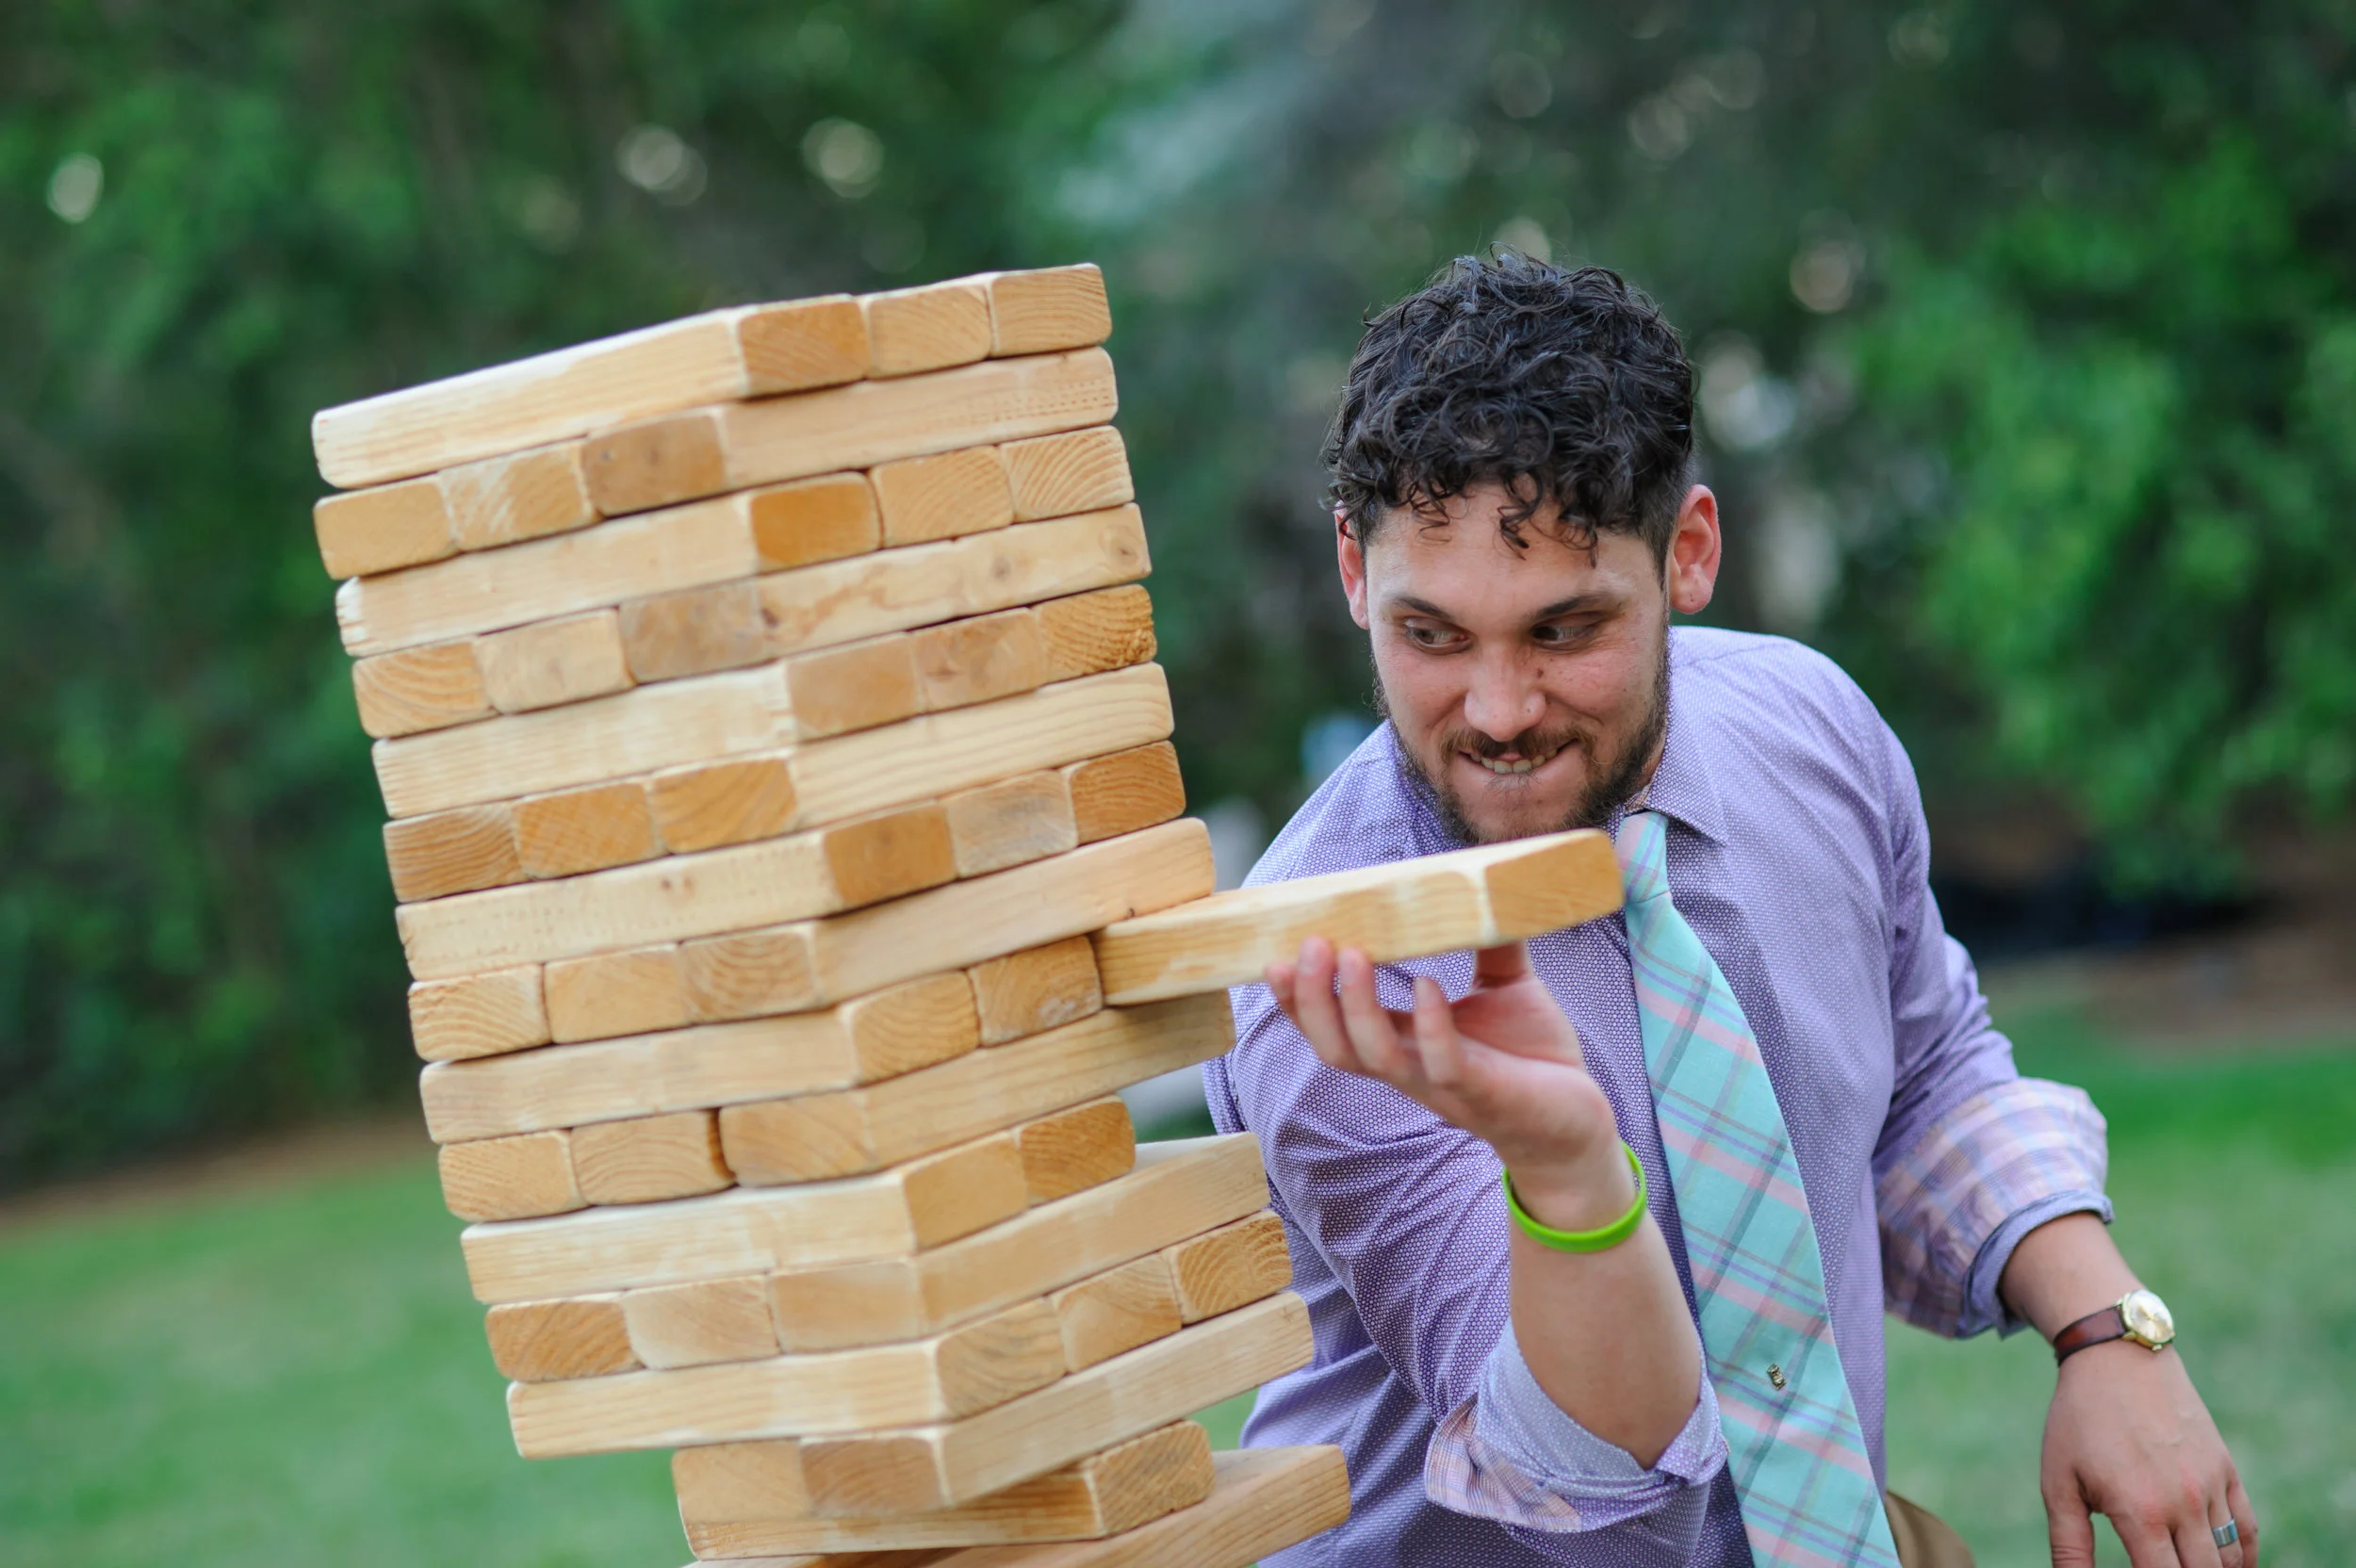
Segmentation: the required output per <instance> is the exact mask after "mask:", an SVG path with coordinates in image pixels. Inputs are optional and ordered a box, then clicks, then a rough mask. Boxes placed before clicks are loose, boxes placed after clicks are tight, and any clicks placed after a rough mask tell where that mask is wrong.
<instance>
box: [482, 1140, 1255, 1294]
mask: <svg viewBox="0 0 2356 1568" xmlns="http://www.w3.org/2000/svg"><path fill="white" fill-rule="evenodd" d="M452 1147H460V1146H456V1145H453V1146H452ZM1265 1190H1266V1189H1265V1185H1264V1186H1263V1189H1262V1196H1259V1197H1255V1198H1254V1200H1253V1201H1254V1202H1255V1203H1256V1202H1265V1201H1267V1199H1266V1197H1265ZM1026 1206H1027V1204H1026V1202H1025V1200H1024V1193H1023V1158H1022V1155H1021V1154H1019V1153H1018V1152H1016V1150H1015V1147H1014V1139H1013V1138H1012V1137H1011V1136H1009V1135H997V1136H994V1137H990V1138H984V1139H980V1140H978V1141H976V1142H974V1143H971V1144H965V1145H962V1146H960V1147H958V1148H957V1149H951V1150H947V1151H944V1152H941V1153H940V1154H936V1155H934V1156H932V1157H930V1158H928V1159H924V1160H915V1161H911V1162H909V1163H908V1165H905V1166H900V1167H897V1168H893V1169H891V1170H887V1171H881V1172H878V1173H877V1174H875V1175H873V1176H858V1177H853V1178H851V1179H850V1180H848V1181H843V1182H822V1183H813V1184H809V1185H805V1186H796V1187H784V1188H775V1189H771V1190H767V1191H761V1190H756V1189H752V1188H745V1187H736V1188H731V1189H729V1190H728V1191H727V1192H719V1193H714V1194H712V1196H711V1197H709V1198H688V1199H681V1200H679V1201H677V1202H671V1203H641V1204H630V1205H625V1206H622V1207H616V1208H602V1209H591V1210H589V1211H587V1212H586V1213H583V1214H577V1215H567V1216H564V1217H562V1218H557V1219H526V1220H517V1221H513V1222H510V1223H506V1224H490V1225H475V1226H470V1227H469V1228H468V1229H467V1230H466V1233H464V1234H463V1235H462V1236H461V1237H460V1238H459V1244H460V1246H461V1248H462V1249H463V1250H464V1251H465V1253H466V1274H467V1278H468V1279H469V1281H470V1282H472V1284H473V1287H474V1293H475V1299H477V1300H481V1301H485V1302H491V1301H530V1300H537V1299H544V1298H548V1297H560V1296H582V1295H589V1294H593V1293H596V1292H598V1291H607V1290H630V1289H638V1288H642V1287H645V1286H649V1285H664V1284H678V1283H680V1282H685V1281H689V1280H713V1279H720V1278H724V1277H726V1276H728V1275H734V1274H770V1273H776V1272H777V1271H779V1270H782V1269H801V1268H821V1267H826V1266H831V1265H835V1264H844V1263H858V1262H864V1261H869V1260H874V1259H879V1258H892V1257H902V1256H906V1255H907V1254H909V1253H912V1252H920V1251H923V1250H924V1249H926V1248H932V1247H939V1246H941V1245H942V1244H943V1243H945V1242H950V1241H955V1240H956V1239H957V1238H958V1237H959V1236H964V1235H970V1234H972V1233H973V1232H975V1231H979V1230H981V1229H983V1228H984V1227H986V1226H990V1225H994V1224H996V1223H997V1222H998V1221H1000V1220H1002V1219H1007V1218H1011V1217H1014V1216H1016V1215H1019V1214H1021V1213H1023V1209H1024V1208H1025V1207H1026ZM1039 1212H1040V1213H1046V1212H1048V1211H1046V1210H1041V1211H1039ZM1197 1229H1201V1227H1200V1226H1198V1227H1197ZM1166 1239H1167V1238H1166ZM1030 1294H1032V1295H1036V1294H1038V1292H1037V1291H1036V1290H1034V1291H1032V1292H1031V1293H1030Z"/></svg>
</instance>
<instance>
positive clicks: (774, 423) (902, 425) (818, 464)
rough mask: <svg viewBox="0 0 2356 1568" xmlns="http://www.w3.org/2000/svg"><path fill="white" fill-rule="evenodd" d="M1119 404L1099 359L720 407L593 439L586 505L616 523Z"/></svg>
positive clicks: (1103, 415) (968, 370) (1073, 357)
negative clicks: (725, 493)
mask: <svg viewBox="0 0 2356 1568" xmlns="http://www.w3.org/2000/svg"><path fill="white" fill-rule="evenodd" d="M1117 403H1118V400H1117V398H1116V397H1115V394H1114V391H1113V373H1112V361H1111V359H1110V358H1108V357H1107V356H1106V355H1105V353H1104V351H1103V350H1102V349H1084V350H1081V351H1079V352H1076V353H1053V354H1038V355H1035V356H1033V357H1030V358H1025V359H1010V360H1006V361H1005V362H1002V363H996V364H992V363H989V362H985V363H983V364H980V365H968V366H965V367H963V368H958V369H955V370H939V371H934V372H932V373H930V374H927V375H921V376H907V377H902V378H900V379H898V380H893V381H871V382H864V383H861V384H857V385H852V386H840V387H836V388H833V389H831V390H828V391H823V392H812V393H809V394H806V395H804V396H802V397H798V398H792V399H784V398H771V399H767V400H762V401H760V402H734V403H722V404H721V405H720V406H718V407H713V408H699V409H696V410H695V411H694V412H692V413H686V414H676V415H670V416H667V417H661V418H652V419H646V420H642V421H639V422H636V423H632V424H626V425H621V426H619V427H618V428H616V429H611V430H607V431H604V432H602V433H599V434H598V435H597V437H595V438H594V439H593V440H592V441H591V442H590V444H589V469H590V481H589V487H590V495H591V497H592V498H593V499H594V500H595V501H596V502H597V509H598V510H599V511H600V512H603V513H604V514H605V515H608V516H619V515H622V514H624V513H630V512H644V511H646V510H647V509H648V508H651V507H658V506H667V505H670V504H672V503H673V502H676V501H683V500H689V499H693V498H695V497H697V496H711V495H717V494H719V493H720V492H721V491H724V490H743V489H747V488H749V487H751V486H753V485H757V484H773V483H776V482H779V481H782V480H790V479H802V478H806V477H808V476H810V475H812V474H822V473H826V472H828V471H829V470H832V469H837V468H845V467H850V468H872V467H874V466H876V465H877V464H881V463H891V462H894V461H896V460H898V459H901V458H908V457H924V456H926V455H928V454H930V453H933V452H942V451H954V450H957V449H959V448H961V447H976V446H981V445H983V444H985V443H992V442H999V441H1012V440H1019V439H1021V438H1023V437H1024V436H1032V435H1049V434H1053V433H1055V432H1057V431H1065V430H1078V429H1081V428H1082V427H1084V426H1088V425H1101V424H1103V423H1104V422H1105V421H1106V420H1108V419H1110V418H1111V417H1112V416H1113V411H1114V409H1115V407H1116V406H1117Z"/></svg>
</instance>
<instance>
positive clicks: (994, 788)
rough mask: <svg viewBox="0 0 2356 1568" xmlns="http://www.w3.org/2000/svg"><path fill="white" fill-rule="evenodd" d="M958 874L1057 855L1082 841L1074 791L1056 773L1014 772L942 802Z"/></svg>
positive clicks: (978, 872)
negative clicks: (1076, 822)
mask: <svg viewBox="0 0 2356 1568" xmlns="http://www.w3.org/2000/svg"><path fill="white" fill-rule="evenodd" d="M941 809H942V810H943V811H944V812H945V813H946V815H947V818H948V825H949V842H950V845H951V847H952V849H953V850H954V851H955V853H956V856H957V874H958V875H959V876H981V875H985V874H988V873H990V872H993V871H1004V870H1006V868H1007V867H1008V866H1019V865H1023V864H1024V863H1025V862H1027V861H1031V860H1038V859H1042V858H1045V857H1047V856H1050V855H1061V854H1062V853H1063V852H1064V851H1066V850H1068V849H1076V848H1078V847H1079V844H1080V837H1079V830H1078V828H1077V827H1076V826H1075V825H1074V824H1073V822H1072V793H1071V792H1070V791H1069V790H1067V789H1066V788H1065V787H1064V781H1063V777H1062V776H1061V775H1060V774H1057V773H1055V772H1052V771H1048V772H1040V773H1026V774H1018V775H1016V776H1014V777H1012V778H1006V779H1001V780H1000V781H999V782H997V783H995V784H985V785H983V786H982V787H981V788H979V789H977V790H960V791H958V792H957V793H956V794H953V795H951V796H950V797H949V798H948V799H947V800H945V801H943V802H941Z"/></svg>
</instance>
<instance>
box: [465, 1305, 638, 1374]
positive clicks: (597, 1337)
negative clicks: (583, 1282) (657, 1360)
mask: <svg viewBox="0 0 2356 1568" xmlns="http://www.w3.org/2000/svg"><path fill="white" fill-rule="evenodd" d="M483 1331H484V1333H485V1334H486V1335H487V1336H488V1337H489V1339H490V1341H491V1361H492V1363H493V1364H495V1365H497V1366H498V1367H499V1375H500V1376H502V1377H507V1378H513V1379H515V1380H516V1381H517V1382H519V1383H541V1382H553V1381H555V1380H558V1379H560V1378H601V1377H604V1376H606V1375H607V1374H609V1373H613V1372H635V1371H637V1370H638V1368H639V1367H640V1366H641V1365H642V1364H643V1363H641V1362H640V1361H639V1359H638V1356H637V1353H636V1352H635V1351H633V1350H632V1349H631V1348H630V1333H629V1331H628V1329H627V1328H626V1326H625V1323H624V1319H623V1315H622V1299H621V1298H620V1297H619V1296H614V1295H606V1296H577V1297H574V1298H572V1299H569V1300H564V1301H510V1302H508V1303H506V1304H505V1305H503V1306H497V1307H493V1308H492V1309H491V1310H490V1312H489V1313H488V1314H486V1315H484V1318H483Z"/></svg>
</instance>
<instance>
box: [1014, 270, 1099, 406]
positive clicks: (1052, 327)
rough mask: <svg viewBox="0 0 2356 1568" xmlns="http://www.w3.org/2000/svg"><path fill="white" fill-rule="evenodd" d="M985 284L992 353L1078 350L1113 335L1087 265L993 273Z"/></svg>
mask: <svg viewBox="0 0 2356 1568" xmlns="http://www.w3.org/2000/svg"><path fill="white" fill-rule="evenodd" d="M984 281H985V282H986V283H987V284H988V286H989V288H990V352H991V353H992V354H999V355H1005V354H1041V353H1049V352H1052V351H1055V350H1057V349H1077V348H1080V347H1082V346H1084V345H1086V344H1090V343H1102V342H1104V339H1106V338H1107V337H1110V336H1111V335H1112V334H1113V315H1112V307H1111V306H1110V305H1108V304H1107V303H1106V302H1105V300H1104V273H1103V272H1102V271H1100V270H1097V268H1096V266H1095V264H1094V263H1092V262H1083V263H1081V264H1080V265H1079V266H1077V267H1041V268H1038V269H1035V270H1029V271H1023V272H993V273H990V274H988V275H987V277H986V278H985V280H984ZM1106 417H1107V418H1109V417H1111V416H1109V415H1107V416H1106Z"/></svg>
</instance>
